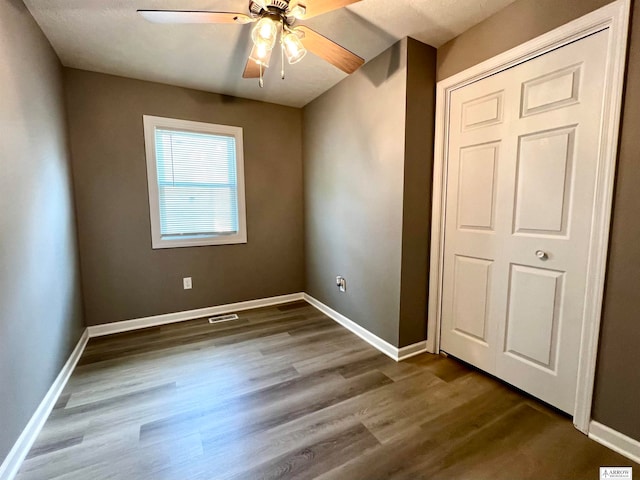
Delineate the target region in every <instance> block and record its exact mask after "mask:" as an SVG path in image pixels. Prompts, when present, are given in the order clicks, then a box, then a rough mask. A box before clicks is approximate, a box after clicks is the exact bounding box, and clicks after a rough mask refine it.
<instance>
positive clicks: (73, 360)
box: [0, 329, 89, 480]
mask: <svg viewBox="0 0 640 480" xmlns="http://www.w3.org/2000/svg"><path fill="white" fill-rule="evenodd" d="M88 340H89V335H88V332H87V330H86V329H85V331H84V332H83V333H82V336H81V337H80V340H78V344H77V345H76V347H75V348H74V349H73V352H71V355H70V356H69V359H68V360H67V362H66V363H65V364H64V366H63V367H62V370H60V373H59V374H58V376H57V377H56V379H55V380H54V381H53V384H52V385H51V388H49V390H48V391H47V394H46V395H45V396H44V398H43V399H42V402H40V405H38V408H37V409H36V411H35V412H34V414H33V415H32V416H31V419H30V420H29V423H27V426H26V427H25V428H24V430H23V431H22V433H21V434H20V437H18V440H17V441H16V443H15V444H14V445H13V448H12V449H11V451H10V452H9V455H7V458H5V459H4V461H3V462H2V465H0V480H12V479H13V478H14V477H15V476H16V474H17V473H18V470H19V469H20V466H21V465H22V462H23V461H24V459H25V457H26V456H27V454H28V453H29V450H31V447H32V446H33V443H34V442H35V441H36V438H37V437H38V434H39V433H40V430H42V427H43V426H44V424H45V422H46V421H47V418H48V417H49V414H50V413H51V410H53V407H54V406H55V404H56V402H57V401H58V397H59V396H60V394H61V393H62V390H64V386H65V385H66V384H67V381H68V380H69V377H71V374H72V373H73V369H74V368H75V366H76V364H77V363H78V360H80V356H81V355H82V352H83V351H84V348H85V347H86V345H87V341H88Z"/></svg>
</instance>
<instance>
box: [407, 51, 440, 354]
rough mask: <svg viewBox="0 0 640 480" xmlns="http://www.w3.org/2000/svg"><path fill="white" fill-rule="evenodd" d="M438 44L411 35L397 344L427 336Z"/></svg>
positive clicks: (408, 61)
mask: <svg viewBox="0 0 640 480" xmlns="http://www.w3.org/2000/svg"><path fill="white" fill-rule="evenodd" d="M435 78H436V49H435V48H433V47H431V46H429V45H425V44H424V43H421V42H419V41H417V40H414V39H412V38H409V39H408V40H407V95H406V99H405V104H406V122H405V135H404V152H405V159H404V179H403V182H404V184H403V186H404V189H403V203H402V260H401V262H402V263H401V275H400V328H399V330H400V333H399V346H405V345H411V344H413V343H416V342H419V341H421V340H424V339H425V338H427V322H426V318H427V299H428V292H429V284H428V278H429V248H430V245H429V237H430V233H431V184H432V181H433V180H432V170H433V169H432V165H433V141H434V138H433V137H434V122H435V100H436V98H435V95H436V92H435V84H436V80H435Z"/></svg>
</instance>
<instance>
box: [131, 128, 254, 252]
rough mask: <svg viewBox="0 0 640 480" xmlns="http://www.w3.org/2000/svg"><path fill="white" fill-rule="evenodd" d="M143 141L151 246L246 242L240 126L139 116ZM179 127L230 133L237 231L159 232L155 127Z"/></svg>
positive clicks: (228, 134)
mask: <svg viewBox="0 0 640 480" xmlns="http://www.w3.org/2000/svg"><path fill="white" fill-rule="evenodd" d="M142 118H143V124H144V144H145V151H146V158H147V183H148V186H149V216H150V218H151V247H152V248H153V249H159V248H179V247H200V246H206V245H231V244H238V243H247V219H246V211H245V189H244V147H243V141H242V128H241V127H233V126H230V125H216V124H213V123H204V122H193V121H190V120H179V119H175V118H165V117H154V116H151V115H143V117H142ZM158 128H160V129H168V130H178V131H180V130H182V131H185V132H194V133H204V134H209V135H224V136H233V137H234V138H235V140H236V181H237V194H238V233H236V234H234V235H209V236H193V237H186V238H180V239H163V238H162V235H161V234H160V197H159V191H158V170H157V166H156V142H155V137H156V129H158Z"/></svg>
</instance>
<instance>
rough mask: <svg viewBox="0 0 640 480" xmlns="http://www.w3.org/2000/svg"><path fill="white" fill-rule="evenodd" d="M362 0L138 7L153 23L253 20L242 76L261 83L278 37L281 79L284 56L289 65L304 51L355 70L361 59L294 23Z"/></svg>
mask: <svg viewBox="0 0 640 480" xmlns="http://www.w3.org/2000/svg"><path fill="white" fill-rule="evenodd" d="M359 1H361V0H250V1H249V11H248V13H246V14H245V13H233V12H213V11H203V10H199V11H198V10H196V11H192V10H138V13H139V14H140V15H142V16H143V17H144V18H146V19H147V20H149V21H150V22H154V23H227V24H229V23H230V24H233V23H235V24H239V25H245V24H248V23H255V26H254V27H253V29H252V31H251V38H252V40H253V48H252V50H251V53H250V55H249V59H248V60H247V64H246V66H245V69H244V73H243V74H242V76H243V77H244V78H259V85H260V87H262V86H263V85H264V81H263V74H264V69H265V68H268V67H269V62H270V61H271V54H272V52H273V50H274V48H275V47H276V44H277V43H278V40H279V46H280V53H281V60H282V70H281V76H282V78H283V79H284V65H285V62H284V59H285V57H286V58H287V60H288V62H289V64H294V63H297V62H299V61H300V60H302V58H303V57H304V56H305V55H306V53H307V51H310V52H313V53H314V54H316V55H317V56H319V57H320V58H322V59H324V60H325V61H327V62H329V63H331V64H332V65H334V66H336V67H338V68H339V69H340V70H342V71H343V72H345V73H347V74H351V73H353V72H355V71H356V70H357V69H358V68H360V67H361V66H362V65H363V64H364V59H362V58H360V57H359V56H358V55H356V54H354V53H352V52H350V51H349V50H347V49H346V48H344V47H342V46H340V45H338V44H337V43H335V42H333V41H332V40H329V39H328V38H327V37H325V36H323V35H321V34H319V33H318V32H315V31H314V30H312V29H310V28H309V27H307V26H305V25H297V26H294V24H295V22H296V21H297V20H306V19H308V18H312V17H315V16H317V15H322V14H323V13H327V12H330V11H332V10H336V9H338V8H342V7H345V6H347V5H350V4H352V3H356V2H359Z"/></svg>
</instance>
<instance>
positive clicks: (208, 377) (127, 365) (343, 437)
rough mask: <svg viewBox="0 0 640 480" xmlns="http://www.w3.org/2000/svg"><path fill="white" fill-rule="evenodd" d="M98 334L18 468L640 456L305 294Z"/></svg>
mask: <svg viewBox="0 0 640 480" xmlns="http://www.w3.org/2000/svg"><path fill="white" fill-rule="evenodd" d="M239 316H240V319H239V320H237V321H232V322H226V323H220V324H216V325H211V324H209V323H208V322H207V320H206V319H202V320H194V321H189V322H183V323H178V324H173V325H167V326H162V327H154V328H149V329H146V330H142V331H137V332H133V333H123V334H118V335H113V336H109V337H102V338H97V339H92V340H91V341H90V342H89V345H88V346H87V348H86V350H85V352H84V354H83V356H82V358H81V360H80V362H79V365H78V367H77V368H76V370H75V371H74V373H73V375H72V377H71V379H70V381H69V383H68V385H67V386H66V388H65V390H64V392H63V394H62V396H61V397H60V399H59V401H58V403H57V405H56V407H55V409H54V410H53V412H52V414H51V416H50V417H49V419H48V420H47V423H46V425H45V427H44V429H43V430H42V432H41V434H40V436H39V438H38V440H37V442H36V444H35V445H34V447H33V449H32V450H31V452H30V453H29V455H28V457H27V460H26V461H25V462H24V464H23V466H22V469H21V470H20V472H19V474H18V477H17V478H18V479H19V480H31V479H37V480H43V479H66V480H71V479H74V480H101V479H127V480H136V479H153V480H163V479H167V480H168V479H178V480H188V479H197V480H201V479H207V480H210V479H258V478H260V479H279V478H295V479H310V478H320V479H325V480H327V479H348V480H351V479H367V480H376V479H388V478H394V479H420V478H425V479H427V478H428V479H491V480H494V479H509V480H517V479H597V478H598V476H599V474H598V467H599V466H601V465H602V466H605V465H609V466H627V465H631V466H633V467H634V469H636V471H640V467H639V466H638V465H636V464H633V463H632V462H630V461H629V460H627V459H625V458H624V457H622V456H620V455H618V454H617V453H614V452H613V451H611V450H608V449H607V448H605V447H603V446H601V445H599V444H597V443H595V442H593V441H591V440H589V439H588V438H587V437H585V436H584V435H582V434H581V433H579V432H578V431H577V430H575V429H574V427H573V425H572V424H571V421H570V420H569V419H567V418H565V417H564V416H561V415H559V414H558V413H556V412H555V411H553V410H551V409H549V408H547V407H545V406H544V405H542V404H540V403H538V402H536V401H534V400H532V399H530V398H528V397H526V396H524V395H522V394H520V393H518V392H516V391H514V390H512V389H510V388H508V387H506V386H504V385H503V384H501V383H500V382H498V381H496V380H494V379H492V378H490V377H488V376H486V375H484V374H482V373H479V372H477V371H475V370H473V369H471V368H469V367H467V366H465V365H463V364H462V363H460V362H457V361H456V360H453V359H448V358H444V357H440V356H434V355H428V354H425V355H421V356H418V357H414V358H412V359H410V360H407V361H405V362H402V363H396V362H394V361H393V360H391V359H389V358H387V357H386V356H384V355H382V354H380V353H378V351H377V350H375V349H374V348H373V347H371V346H369V345H368V344H366V343H365V342H363V341H362V340H360V339H359V338H358V337H356V336H354V335H353V334H351V333H350V332H348V331H347V330H345V329H344V328H342V327H341V326H339V325H337V324H336V323H334V322H333V321H332V320H330V319H328V318H327V317H325V316H324V315H323V314H321V313H320V312H318V311H317V310H315V309H314V308H313V307H311V306H309V305H307V304H306V303H304V302H297V303H292V304H287V305H283V306H279V307H270V308H264V309H258V310H252V311H248V312H242V313H240V314H239Z"/></svg>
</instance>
